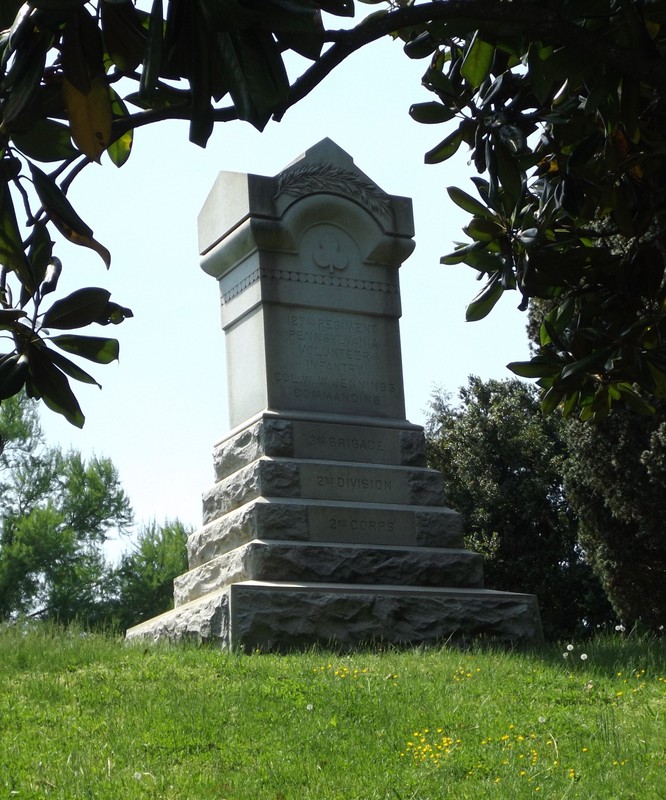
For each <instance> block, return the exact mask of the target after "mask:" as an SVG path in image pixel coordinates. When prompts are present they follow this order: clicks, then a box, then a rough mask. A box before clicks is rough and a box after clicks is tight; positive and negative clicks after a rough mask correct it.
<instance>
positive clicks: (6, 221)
mask: <svg viewBox="0 0 666 800" xmlns="http://www.w3.org/2000/svg"><path fill="white" fill-rule="evenodd" d="M0 263H2V264H3V265H4V266H5V267H8V268H9V269H11V270H14V272H16V274H17V275H18V277H19V280H20V281H21V283H22V284H23V285H24V287H25V288H26V289H27V290H28V291H29V292H30V293H31V294H32V292H34V290H35V288H36V286H35V281H34V277H33V275H32V270H31V269H30V263H29V262H28V259H27V258H26V255H25V250H24V249H23V242H22V241H21V234H20V232H19V228H18V223H17V221H16V213H15V211H14V203H13V201H12V195H11V192H10V190H9V184H8V183H6V182H3V184H2V188H0Z"/></svg>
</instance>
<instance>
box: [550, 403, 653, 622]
mask: <svg viewBox="0 0 666 800" xmlns="http://www.w3.org/2000/svg"><path fill="white" fill-rule="evenodd" d="M566 438H567V440H568V442H569V445H570V447H569V458H568V459H567V461H566V463H565V466H564V476H565V487H566V494H567V497H568V499H569V501H570V502H571V504H572V506H573V507H574V508H575V509H576V513H577V515H578V518H579V541H580V544H581V547H583V549H584V550H585V552H586V554H587V558H588V560H589V561H590V563H591V565H592V567H593V569H594V571H595V573H596V575H597V576H598V577H599V579H600V580H601V583H602V584H603V587H604V589H605V590H606V592H607V594H608V597H609V598H610V600H611V602H612V604H613V607H614V609H615V611H616V613H617V615H618V617H619V618H620V619H621V620H622V622H623V624H624V625H625V626H626V627H628V628H629V627H631V626H634V625H635V624H636V623H640V624H641V625H642V626H645V627H646V628H650V629H652V630H654V631H657V630H659V629H660V628H661V629H663V625H664V620H666V536H664V520H665V519H666V407H664V406H663V405H662V404H660V405H658V406H657V413H656V414H655V415H654V416H650V417H637V416H636V415H635V414H632V413H631V411H628V410H625V409H618V410H617V411H615V412H614V413H613V414H611V415H610V417H609V418H608V419H607V420H606V421H604V422H603V423H601V424H600V425H598V426H594V427H593V428H588V427H586V426H582V425H580V424H578V423H575V422H572V423H571V424H570V425H569V426H567V428H566Z"/></svg>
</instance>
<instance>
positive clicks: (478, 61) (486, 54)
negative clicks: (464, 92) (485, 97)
mask: <svg viewBox="0 0 666 800" xmlns="http://www.w3.org/2000/svg"><path fill="white" fill-rule="evenodd" d="M494 55H495V47H494V46H493V45H492V44H488V42H484V41H483V40H482V39H479V32H478V31H477V32H476V33H475V34H474V38H473V39H472V41H471V43H470V45H469V47H468V48H467V52H466V53H465V58H464V59H463V63H462V66H461V68H460V74H461V75H462V76H463V78H464V79H465V80H466V81H467V83H469V85H470V86H471V87H472V88H473V89H477V88H478V87H479V86H481V84H482V83H483V82H484V81H485V79H486V78H487V77H488V75H490V68H491V67H492V65H493V57H494Z"/></svg>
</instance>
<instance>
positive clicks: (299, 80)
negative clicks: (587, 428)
mask: <svg viewBox="0 0 666 800" xmlns="http://www.w3.org/2000/svg"><path fill="white" fill-rule="evenodd" d="M377 5H378V6H380V7H379V8H378V9H377V10H376V12H375V13H374V14H370V15H369V16H368V17H367V18H365V19H363V20H362V21H361V22H359V23H358V24H357V25H356V26H355V27H352V28H350V29H346V30H336V29H327V28H326V27H325V26H324V23H323V19H322V15H321V11H325V12H329V13H331V14H334V15H338V16H353V14H354V12H355V9H354V3H353V1H352V0H325V1H320V2H315V0H264V1H262V2H259V0H166V1H165V0H152V2H151V3H146V4H145V8H143V7H142V4H140V3H136V4H135V3H134V2H132V0H91V2H85V0H30V2H26V3H23V4H21V3H20V0H3V2H2V3H0V27H4V28H5V30H4V32H3V33H2V34H0V71H1V75H0V155H1V156H2V158H1V161H0V264H1V265H2V267H1V268H0V330H2V331H4V332H5V336H6V340H7V341H8V342H9V343H10V344H9V349H8V350H6V349H5V350H4V351H3V352H2V353H0V400H2V399H3V398H5V397H10V396H12V395H13V394H15V393H16V392H18V391H19V390H20V389H21V388H23V387H24V386H25V387H26V389H27V391H28V393H29V394H30V395H31V396H33V397H38V398H41V399H42V400H43V401H44V402H45V403H46V404H47V405H48V406H49V407H50V408H52V409H53V410H55V411H57V412H59V413H62V414H64V415H65V416H66V418H67V419H68V420H69V421H70V422H72V423H73V424H75V425H82V424H83V421H84V418H83V414H82V412H81V409H80V407H79V404H78V402H77V400H76V398H75V396H74V394H73V392H72V390H71V387H70V384H69V380H70V379H75V380H80V381H84V382H88V383H95V379H94V378H93V377H92V376H91V375H89V374H88V373H87V372H86V371H85V370H83V369H82V368H81V367H80V366H79V365H78V363H75V362H74V361H72V359H71V358H70V356H71V355H74V356H78V357H83V358H84V359H88V360H90V361H92V362H96V363H108V362H109V361H112V360H113V359H115V358H117V355H118V344H117V342H116V341H115V340H114V339H111V338H107V337H99V336H91V335H87V334H86V335H84V334H82V333H80V332H79V331H80V329H85V328H87V327H88V326H89V325H93V324H101V325H108V324H109V323H118V322H121V321H122V320H123V319H125V318H127V317H128V316H131V311H130V310H129V309H127V308H125V307H124V306H122V305H120V304H119V303H117V302H115V301H112V300H111V297H110V295H109V293H108V292H107V291H106V290H104V289H102V288H97V287H84V288H82V289H79V290H78V291H75V292H73V293H72V294H70V295H69V296H67V297H63V298H59V299H55V300H53V301H51V299H50V298H49V300H48V301H47V302H44V300H45V298H46V297H47V296H48V295H50V294H51V293H54V292H56V291H57V283H58V276H59V274H60V271H61V269H62V264H61V262H60V260H59V259H58V257H57V256H56V255H55V252H54V243H53V241H52V239H51V234H52V232H53V231H54V230H56V231H58V232H59V233H60V234H61V235H63V236H64V237H65V238H66V239H69V240H70V241H72V242H74V243H76V244H80V245H82V246H84V247H88V248H91V249H92V250H93V251H95V252H96V253H97V254H98V255H99V256H100V257H101V258H102V259H103V260H104V262H105V263H106V264H107V265H108V264H109V262H110V255H109V252H108V250H107V249H106V248H105V247H104V246H103V245H102V244H100V243H99V242H97V241H96V240H95V238H94V235H93V231H92V230H91V229H90V227H89V226H88V225H87V224H86V223H85V222H84V221H83V219H82V217H81V216H79V214H78V212H77V211H76V210H75V209H74V208H73V207H72V205H71V203H70V202H69V200H68V199H67V197H66V192H67V188H68V186H69V185H70V183H71V181H72V180H73V179H74V178H75V176H76V175H77V174H78V173H79V172H80V170H81V169H82V168H83V167H84V166H85V165H86V164H88V163H90V162H91V161H98V160H100V159H101V157H102V154H103V153H108V156H109V158H110V159H111V161H112V162H113V163H114V164H116V165H117V166H122V164H123V163H125V161H126V160H127V158H128V157H129V155H130V152H131V145H132V133H133V131H134V130H135V129H136V128H137V127H139V126H141V125H145V124H149V123H155V122H159V121H161V120H164V119H175V118H177V119H186V120H189V123H190V139H191V140H192V141H193V142H195V143H197V144H199V145H202V146H204V145H205V144H206V142H207V140H208V138H209V136H210V135H211V132H212V129H213V127H214V124H215V122H218V121H225V120H230V119H237V118H239V119H243V120H247V121H248V122H250V123H251V124H253V125H254V126H256V127H257V128H259V129H261V128H263V127H264V126H265V125H266V124H267V122H268V121H269V119H271V118H275V119H280V117H281V116H282V115H283V114H284V113H285V112H286V110H287V109H288V108H289V107H290V106H291V105H292V104H294V103H296V102H298V101H300V100H301V99H302V98H303V97H304V96H305V95H307V93H308V92H309V91H310V90H311V89H312V88H313V87H314V86H316V85H317V83H319V82H320V81H321V80H322V79H323V78H324V77H325V76H326V75H327V74H328V73H329V72H330V71H331V70H332V69H334V68H335V67H336V65H337V64H339V63H340V62H341V61H342V60H343V59H344V58H345V57H346V56H347V55H349V54H350V53H352V52H353V51H354V50H357V49H359V48H360V47H363V46H364V45H365V44H367V43H368V42H370V41H373V40H375V39H378V38H380V37H383V36H386V35H393V36H395V37H400V38H401V39H403V40H404V42H405V45H404V47H405V52H406V54H407V55H408V56H409V57H412V58H423V59H426V60H427V66H426V67H425V68H424V78H423V82H424V84H425V86H426V87H427V88H428V89H430V90H431V91H432V92H433V100H432V101H431V102H428V103H419V104H416V105H414V106H413V107H412V109H411V114H412V116H413V117H414V118H415V119H416V120H419V121H421V122H424V123H429V124H442V125H444V126H446V128H445V133H444V135H443V137H442V136H440V137H437V138H439V139H440V141H439V143H437V138H435V137H434V141H433V144H434V146H433V148H432V149H431V150H430V151H429V152H428V153H427V154H426V157H425V158H426V162H428V163H440V162H443V161H445V160H446V159H447V158H449V157H450V156H451V155H453V154H454V153H455V152H456V151H457V150H458V149H459V148H460V147H461V146H462V145H463V144H465V145H466V146H467V147H469V148H470V150H471V160H472V162H473V164H474V166H475V168H476V170H477V171H478V173H479V177H475V178H473V182H474V183H475V185H476V189H475V190H473V192H474V193H473V194H470V193H469V192H467V191H464V190H462V189H460V188H457V187H452V188H450V189H449V194H450V196H451V199H452V200H453V202H455V203H457V204H458V205H460V206H462V207H463V208H464V209H465V210H466V211H468V212H469V213H470V215H471V219H470V222H469V224H468V225H467V226H466V227H465V233H466V235H467V237H468V241H466V242H465V243H461V244H460V245H458V246H457V247H456V248H455V250H454V252H453V253H451V254H450V255H448V256H445V257H444V258H443V261H444V263H446V264H452V263H464V264H467V265H468V266H470V267H472V268H473V269H474V270H475V271H477V272H478V275H479V277H480V278H482V279H483V280H485V285H484V287H483V289H482V290H481V292H480V293H479V295H478V297H477V298H476V299H475V300H474V301H473V302H472V303H471V304H470V305H469V307H468V309H467V317H468V319H470V320H476V319H480V318H482V317H483V316H485V315H486V314H487V313H488V312H489V311H490V310H491V309H492V307H493V306H494V305H495V303H496V302H497V300H498V299H499V297H500V296H501V294H502V293H503V292H504V291H507V290H517V291H518V292H519V293H520V295H521V302H520V305H521V307H522V308H525V307H526V306H527V305H528V304H529V302H530V300H531V298H547V299H552V300H554V301H555V307H554V308H553V310H552V312H551V313H550V314H549V316H548V318H547V319H546V320H545V321H544V323H543V326H542V330H541V340H540V346H539V351H538V353H536V354H535V356H534V358H532V360H531V361H530V362H523V363H514V364H513V365H511V366H512V369H513V370H514V372H516V373H517V374H519V375H521V376H523V377H535V378H538V379H539V383H540V385H541V388H542V390H543V396H542V401H541V402H542V407H543V408H544V409H545V410H552V409H553V408H555V407H557V406H558V405H563V406H564V410H565V413H571V412H573V411H574V409H578V410H579V412H580V415H581V416H582V417H583V418H584V419H595V420H597V419H599V418H601V417H603V416H604V415H606V414H607V413H608V410H609V409H610V407H611V406H612V404H613V403H614V402H617V401H624V402H627V403H629V404H631V405H633V406H634V407H636V408H638V409H639V410H643V411H647V410H650V404H649V403H646V402H645V401H643V400H641V398H640V396H639V394H637V393H636V391H635V388H634V387H635V386H636V385H638V386H639V387H642V389H643V390H644V391H645V392H647V394H648V396H649V397H662V396H664V394H666V353H665V352H664V347H663V343H662V337H663V334H664V303H665V301H666V287H665V285H664V251H663V225H664V223H663V216H664V190H663V186H664V185H666V182H665V180H664V177H665V176H664V172H665V166H666V165H665V159H666V155H665V154H666V147H665V141H666V134H665V133H664V130H665V129H666V128H665V126H664V116H665V114H664V97H665V96H666V65H665V63H664V56H663V52H664V46H665V44H666V32H665V31H666V29H665V28H664V23H666V0H550V1H549V2H535V0H437V2H423V3H419V2H411V0H390V1H389V2H381V0H380V2H379V3H377ZM288 51H293V52H296V53H298V54H299V55H301V56H304V57H305V58H306V59H309V60H310V62H311V63H310V65H309V66H308V67H306V68H305V69H304V71H303V73H302V74H301V75H299V76H297V77H296V78H295V79H294V80H292V79H291V78H290V77H289V75H288V73H287V69H286V67H285V62H284V56H285V53H287V52H288ZM350 90H351V89H350ZM130 109H131V110H130ZM39 164H41V166H39ZM51 331H56V332H57V333H55V334H53V333H52V332H51ZM72 331H74V332H72Z"/></svg>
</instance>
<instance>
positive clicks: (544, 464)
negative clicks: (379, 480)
mask: <svg viewBox="0 0 666 800" xmlns="http://www.w3.org/2000/svg"><path fill="white" fill-rule="evenodd" d="M459 401H460V403H459V405H453V404H452V403H451V401H450V399H449V398H447V397H446V396H442V395H441V394H440V395H437V396H436V397H435V398H434V400H433V403H432V414H431V417H430V421H429V424H428V427H427V434H428V453H429V463H430V465H431V466H432V467H434V468H436V469H438V470H441V471H442V473H443V474H444V482H445V487H446V500H447V504H448V505H449V506H451V507H452V508H455V509H456V510H458V511H460V512H462V514H463V516H464V520H465V532H466V540H467V545H468V546H469V547H471V548H472V549H474V550H476V551H477V552H481V553H483V555H484V557H485V574H486V585H487V586H488V587H489V588H495V589H503V590H509V591H520V592H533V593H535V594H537V595H538V597H539V601H540V608H541V614H542V620H543V624H544V630H545V633H546V635H547V636H549V637H564V636H570V635H572V634H574V633H581V632H583V631H585V630H587V631H588V632H589V630H590V629H592V628H593V627H594V626H595V625H597V624H599V623H603V622H607V621H608V620H610V619H612V611H611V609H610V607H609V605H608V603H607V601H606V600H605V598H604V596H603V592H602V591H601V588H600V586H599V583H598V581H597V580H596V579H595V577H594V575H593V574H592V571H591V569H590V567H589V565H588V564H587V563H586V562H585V560H584V558H583V554H582V551H581V548H580V547H579V545H578V540H577V534H578V526H577V520H576V516H575V514H574V512H573V510H572V508H571V505H570V504H569V502H568V500H567V498H566V497H565V494H564V490H563V469H564V465H565V463H566V459H567V446H566V443H565V439H564V432H563V423H562V420H561V419H560V418H559V417H558V416H557V415H552V416H549V417H544V416H543V415H542V413H541V411H540V409H539V401H538V398H537V393H536V390H534V389H532V388H531V387H529V386H527V385H526V384H524V383H521V382H520V381H516V380H514V381H487V382H485V383H484V382H483V381H481V380H480V379H478V378H470V379H469V383H468V385H467V386H466V387H463V388H462V389H461V390H460V392H459Z"/></svg>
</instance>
